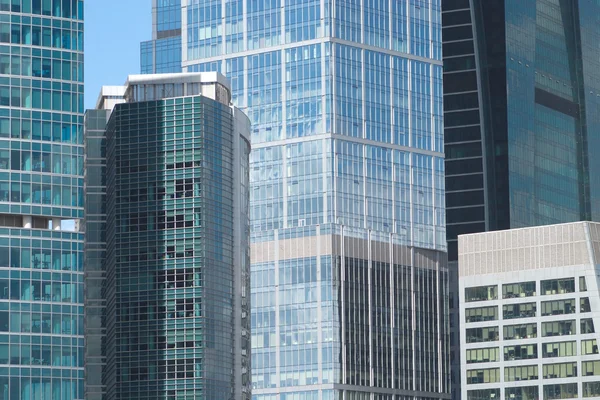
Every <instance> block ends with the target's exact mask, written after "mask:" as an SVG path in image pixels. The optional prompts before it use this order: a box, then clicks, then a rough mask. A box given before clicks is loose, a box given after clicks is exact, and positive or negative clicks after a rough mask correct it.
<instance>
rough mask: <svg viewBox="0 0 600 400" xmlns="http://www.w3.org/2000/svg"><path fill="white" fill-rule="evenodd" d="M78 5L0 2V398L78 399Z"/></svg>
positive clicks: (68, 1)
mask: <svg viewBox="0 0 600 400" xmlns="http://www.w3.org/2000/svg"><path fill="white" fill-rule="evenodd" d="M82 112H83V1H81V0H61V1H47V0H45V1H40V0H11V1H8V0H0V399H41V398H45V399H46V398H47V399H53V400H54V399H57V400H59V399H60V400H67V399H83V392H84V387H83V378H84V370H83V356H84V354H83V352H84V339H83V234H82V233H79V232H77V231H76V230H77V229H76V230H75V231H73V230H72V229H70V228H69V229H68V230H67V229H66V228H67V225H69V224H71V225H72V224H73V223H72V222H71V223H65V220H75V221H76V222H75V225H76V226H78V225H79V224H78V220H79V219H81V218H82V217H83V200H84V199H83V129H82V125H83V114H82Z"/></svg>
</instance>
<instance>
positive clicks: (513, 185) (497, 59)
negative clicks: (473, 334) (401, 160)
mask: <svg viewBox="0 0 600 400" xmlns="http://www.w3.org/2000/svg"><path fill="white" fill-rule="evenodd" d="M599 12H600V6H599V5H598V3H597V2H594V1H590V0H576V1H563V0H524V1H520V0H519V1H517V0H494V1H482V0H445V1H444V2H443V12H442V23H443V34H442V38H443V43H444V44H443V46H444V121H445V128H444V136H445V153H446V190H447V196H446V207H447V208H446V209H447V226H448V257H449V260H450V261H451V262H455V261H456V260H457V236H458V235H461V234H468V233H476V232H484V231H493V230H502V229H512V228H521V227H529V226H537V225H547V224H555V223H564V222H574V221H585V220H595V221H598V220H600V176H599V175H598V174H595V173H594V171H597V170H599V168H600V165H599V163H600V159H599V158H598V157H595V156H594V154H593V151H594V149H596V148H598V146H600V119H599V115H600V114H599V113H598V111H599V110H600V84H599V78H600V61H599V59H600V50H599V49H598V46H597V43H598V42H599V41H600V31H599V30H598V25H599V23H600V19H599V17H598V15H599ZM450 271H451V279H450V281H451V287H452V288H453V289H451V293H452V300H451V308H452V309H453V310H455V311H456V313H454V314H453V315H454V317H453V326H454V327H455V328H456V329H458V326H459V324H460V323H461V322H462V321H459V320H458V313H457V312H458V297H457V292H456V291H457V290H458V278H457V275H456V272H457V267H456V266H451V267H450ZM453 337H454V341H453V353H454V354H455V356H454V357H453V360H454V363H453V365H454V367H453V369H454V371H456V372H457V371H459V357H458V340H459V332H458V330H456V331H455V332H454V333H453ZM454 378H455V379H454V380H453V388H455V389H458V388H459V376H458V375H454ZM453 391H454V389H453ZM455 398H458V393H455Z"/></svg>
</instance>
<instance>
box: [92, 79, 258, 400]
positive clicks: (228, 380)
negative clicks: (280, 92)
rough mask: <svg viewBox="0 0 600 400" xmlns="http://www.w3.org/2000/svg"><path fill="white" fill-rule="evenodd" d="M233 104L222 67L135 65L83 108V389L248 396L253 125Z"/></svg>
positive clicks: (95, 395)
mask: <svg viewBox="0 0 600 400" xmlns="http://www.w3.org/2000/svg"><path fill="white" fill-rule="evenodd" d="M230 102H231V95H230V91H229V87H228V83H227V81H226V80H225V79H224V77H223V76H222V75H219V74H218V73H190V74H157V75H132V76H129V78H128V80H127V82H126V84H125V85H124V86H123V87H106V88H103V90H102V93H101V94H100V96H99V99H98V103H97V109H96V110H89V111H88V112H87V114H86V157H87V164H86V168H87V169H86V174H87V175H86V189H87V202H88V204H87V207H86V211H87V213H86V220H85V222H86V232H89V234H88V237H87V240H86V253H87V254H86V256H87V261H88V263H90V267H89V268H88V269H89V271H88V274H87V275H86V295H87V297H86V306H87V309H86V320H87V325H86V340H87V342H86V344H87V352H86V378H87V381H86V383H87V386H86V399H90V400H92V399H107V400H112V399H140V400H141V399H156V398H174V399H217V400H219V399H222V400H230V399H247V400H249V399H250V389H251V387H250V365H249V364H250V332H249V331H250V308H249V307H250V305H249V300H250V280H249V279H250V258H249V257H250V255H249V232H248V230H249V216H248V201H249V199H248V188H249V184H248V179H249V176H248V175H249V167H248V163H249V154H250V143H249V133H250V125H249V121H248V118H247V117H246V116H245V115H244V114H243V113H242V112H241V111H240V110H239V109H237V108H235V107H233V106H231V105H230ZM103 170H104V171H105V172H103Z"/></svg>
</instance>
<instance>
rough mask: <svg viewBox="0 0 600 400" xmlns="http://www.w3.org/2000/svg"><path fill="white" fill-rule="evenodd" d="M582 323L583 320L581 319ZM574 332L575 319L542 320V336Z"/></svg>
mask: <svg viewBox="0 0 600 400" xmlns="http://www.w3.org/2000/svg"><path fill="white" fill-rule="evenodd" d="M582 323H583V320H582ZM574 334H575V320H568V321H553V322H542V337H545V336H565V335H574Z"/></svg>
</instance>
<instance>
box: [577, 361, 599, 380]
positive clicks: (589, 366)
mask: <svg viewBox="0 0 600 400" xmlns="http://www.w3.org/2000/svg"><path fill="white" fill-rule="evenodd" d="M581 375H582V376H592V375H600V361H582V362H581Z"/></svg>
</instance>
